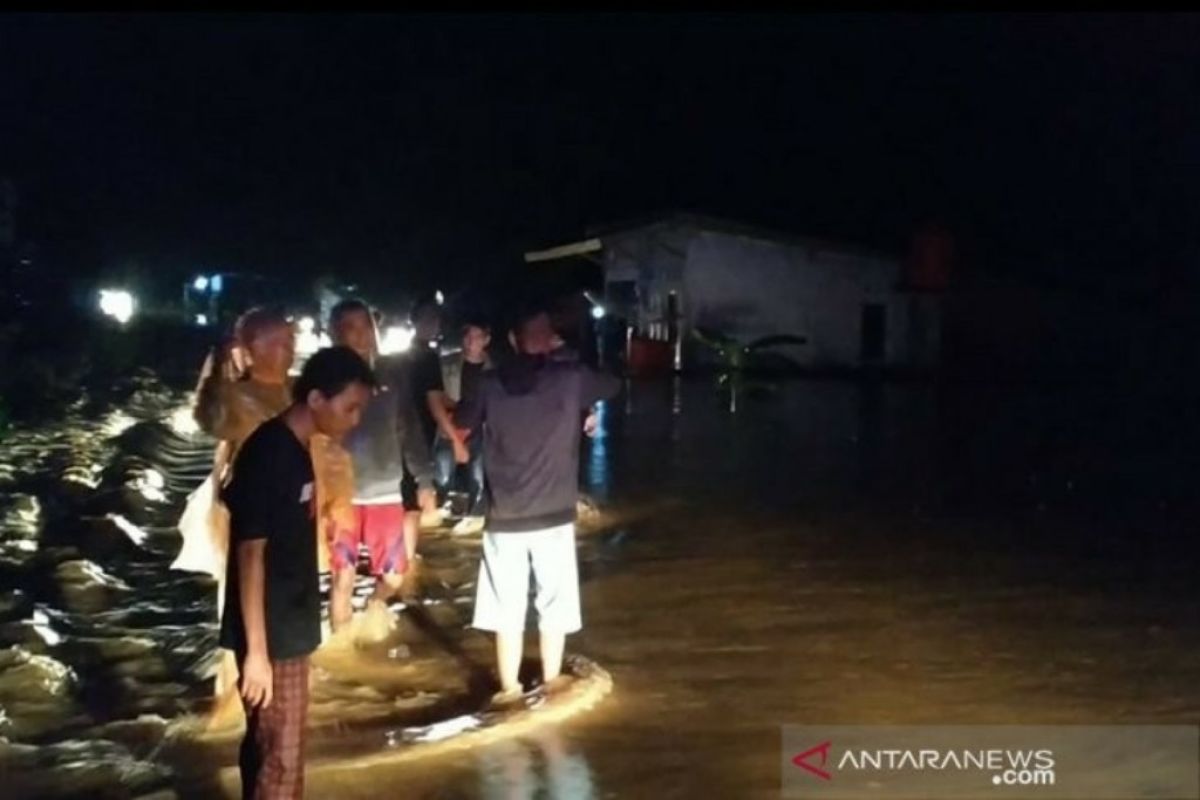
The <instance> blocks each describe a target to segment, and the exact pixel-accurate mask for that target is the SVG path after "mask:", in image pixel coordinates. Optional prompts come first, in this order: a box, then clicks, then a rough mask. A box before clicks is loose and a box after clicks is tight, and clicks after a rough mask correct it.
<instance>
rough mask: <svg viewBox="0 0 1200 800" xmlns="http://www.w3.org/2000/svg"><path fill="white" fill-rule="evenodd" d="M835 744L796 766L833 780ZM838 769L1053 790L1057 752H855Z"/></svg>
mask: <svg viewBox="0 0 1200 800" xmlns="http://www.w3.org/2000/svg"><path fill="white" fill-rule="evenodd" d="M832 748H833V741H832V740H826V741H824V742H821V743H820V744H818V745H816V746H815V747H810V748H808V749H807V750H805V751H803V752H802V753H798V754H796V755H795V756H794V757H793V758H792V763H793V764H795V765H796V766H797V767H799V768H800V769H803V770H805V771H806V772H808V773H809V774H811V775H813V776H814V777H815V778H819V779H821V780H824V781H829V780H833V774H832V773H831V772H830V771H829V770H828V769H826V768H825V767H826V764H827V763H828V762H829V753H830V750H831V749H832ZM834 769H836V770H838V771H839V772H848V771H856V772H866V771H877V772H899V771H905V770H908V771H924V770H930V771H934V772H937V771H945V770H954V771H958V772H966V771H979V772H987V773H991V781H992V784H993V785H994V786H1052V785H1054V775H1055V773H1054V752H1053V751H1052V750H1047V749H1039V750H1008V749H985V750H968V749H960V750H941V749H933V748H923V749H919V750H911V749H901V748H886V749H879V748H875V749H857V750H856V749H851V748H847V749H846V750H844V751H843V752H842V753H841V756H840V757H839V758H838V759H837V763H836V764H835V766H834Z"/></svg>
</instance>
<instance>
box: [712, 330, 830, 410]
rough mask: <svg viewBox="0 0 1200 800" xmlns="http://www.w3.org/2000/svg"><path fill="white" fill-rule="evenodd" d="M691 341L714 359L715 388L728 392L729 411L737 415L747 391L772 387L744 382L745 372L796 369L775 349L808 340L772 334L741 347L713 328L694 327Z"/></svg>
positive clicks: (759, 382)
mask: <svg viewBox="0 0 1200 800" xmlns="http://www.w3.org/2000/svg"><path fill="white" fill-rule="evenodd" d="M692 337H693V338H694V339H696V340H697V341H698V342H700V343H701V344H703V345H704V346H705V347H707V348H709V350H710V351H711V352H712V353H713V354H714V355H716V356H717V358H718V360H719V361H720V364H721V365H720V367H719V368H718V374H717V385H718V386H719V387H721V388H722V389H728V390H729V410H730V412H731V413H733V412H736V411H737V402H738V397H739V395H741V394H744V393H745V392H746V391H750V392H751V393H753V392H755V391H756V390H757V391H760V392H767V391H770V390H771V389H772V388H773V387H772V385H771V384H769V383H765V382H761V381H754V382H749V383H748V382H747V381H746V378H745V372H746V371H747V370H755V369H765V368H768V367H789V366H790V367H798V366H799V363H798V362H797V361H796V360H795V359H794V358H792V357H791V356H788V355H787V354H786V353H780V352H777V350H776V349H777V348H779V347H783V346H788V345H803V344H807V343H808V339H806V338H805V337H803V336H797V335H794V334H774V335H771V336H762V337H760V338H758V339H755V340H753V341H751V342H749V343H746V344H743V343H742V342H740V341H738V340H737V339H735V338H734V337H732V336H730V335H729V334H727V333H723V332H722V331H718V330H714V329H712V328H704V327H700V326H697V327H694V328H692Z"/></svg>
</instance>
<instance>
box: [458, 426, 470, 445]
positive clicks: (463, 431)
mask: <svg viewBox="0 0 1200 800" xmlns="http://www.w3.org/2000/svg"><path fill="white" fill-rule="evenodd" d="M454 430H455V431H457V432H458V438H459V441H463V442H465V441H468V440H469V439H470V438H471V429H470V428H455V429H454Z"/></svg>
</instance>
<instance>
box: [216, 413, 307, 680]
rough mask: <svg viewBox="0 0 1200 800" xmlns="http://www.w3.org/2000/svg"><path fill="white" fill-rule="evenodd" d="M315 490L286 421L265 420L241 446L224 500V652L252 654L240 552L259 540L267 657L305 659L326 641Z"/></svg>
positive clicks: (302, 449) (302, 453)
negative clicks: (248, 646) (226, 549)
mask: <svg viewBox="0 0 1200 800" xmlns="http://www.w3.org/2000/svg"><path fill="white" fill-rule="evenodd" d="M315 493H316V487H315V485H314V482H313V468H312V458H311V457H310V456H309V454H308V451H307V450H306V449H305V447H304V446H303V445H302V444H301V443H300V440H299V439H297V438H296V435H295V434H294V433H292V430H291V428H289V427H288V426H287V424H286V423H284V421H283V419H282V417H275V418H274V419H271V420H269V421H267V422H264V423H263V424H262V425H261V426H259V428H258V430H256V431H255V432H254V433H253V434H251V435H250V438H249V439H247V440H246V443H245V444H244V445H242V449H241V450H240V451H239V452H238V455H237V459H236V460H235V461H234V463H233V480H232V482H230V484H229V486H228V487H226V489H225V491H224V493H223V495H222V496H223V498H224V500H225V502H226V504H227V505H228V506H229V514H230V521H229V525H230V528H229V531H230V536H229V539H230V541H229V562H228V566H227V568H226V573H225V574H226V583H225V615H224V618H223V619H222V621H221V646H222V647H228V648H230V649H231V650H236V651H239V652H242V651H244V650H245V649H246V631H245V627H244V625H243V622H242V607H241V595H240V592H239V589H238V558H237V549H238V545H239V544H240V543H241V542H247V541H251V540H254V539H266V541H267V545H266V553H265V555H264V560H265V565H264V566H265V575H264V578H265V585H264V587H263V600H264V604H265V606H266V608H265V610H264V611H265V619H266V625H267V656H268V657H269V658H270V659H271V660H272V661H281V660H284V659H289V658H299V657H301V656H306V655H308V654H309V653H311V652H312V651H313V650H316V649H317V646H318V645H319V644H320V643H321V588H320V584H319V583H318V579H317V529H316V497H315Z"/></svg>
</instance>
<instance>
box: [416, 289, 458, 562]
mask: <svg viewBox="0 0 1200 800" xmlns="http://www.w3.org/2000/svg"><path fill="white" fill-rule="evenodd" d="M411 320H412V325H413V328H414V332H413V343H412V351H411V355H410V357H411V358H412V374H413V382H412V389H413V394H414V401H415V402H416V405H417V413H418V414H419V415H420V418H421V426H422V431H423V433H424V436H425V441H426V443H427V446H429V447H433V442H434V438H435V436H437V435H438V434H439V433H440V434H441V435H442V436H444V437H445V438H446V440H447V442H448V443H449V446H450V449H451V452H452V453H453V454H454V463H455V464H466V463H467V461H469V460H470V453H469V452H468V451H467V445H466V441H465V440H464V439H463V436H462V434H461V433H459V431H458V430H457V429H456V428H455V427H454V419H453V417H452V416H451V409H452V406H451V403H450V401H449V398H447V397H446V387H445V384H443V382H442V362H441V358H440V357H439V356H438V351H437V342H438V340H439V339H440V338H441V335H442V312H441V306H439V305H438V303H437V302H436V301H435V300H433V299H425V300H421V301H419V302H418V303H417V304H416V305H415V306H414V307H413V311H412V315H411ZM405 481H406V491H408V492H410V493H415V487H414V485H413V483H412V480H411V479H410V477H409V476H408V475H406V476H405ZM408 555H409V559H410V560H412V559H413V558H414V557H415V555H416V540H415V539H414V540H413V542H412V546H411V547H409V548H408Z"/></svg>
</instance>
